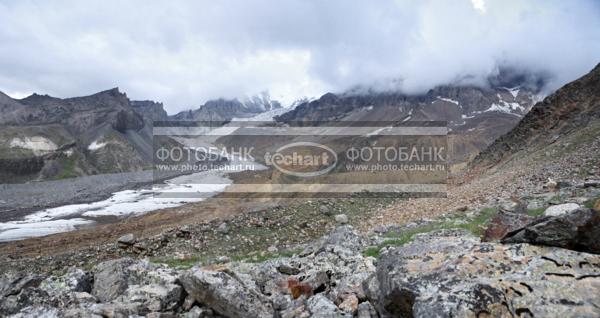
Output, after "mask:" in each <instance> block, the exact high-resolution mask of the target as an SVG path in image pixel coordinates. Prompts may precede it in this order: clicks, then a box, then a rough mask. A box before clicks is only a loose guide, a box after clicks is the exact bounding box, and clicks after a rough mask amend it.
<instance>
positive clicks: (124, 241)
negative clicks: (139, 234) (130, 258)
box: [117, 233, 136, 247]
mask: <svg viewBox="0 0 600 318" xmlns="http://www.w3.org/2000/svg"><path fill="white" fill-rule="evenodd" d="M135 242H136V238H135V235H133V234H131V233H129V234H125V235H123V236H121V237H119V239H118V240H117V243H119V246H122V247H127V246H131V245H133V244H135Z"/></svg>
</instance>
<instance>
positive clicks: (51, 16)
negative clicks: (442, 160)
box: [0, 0, 600, 113]
mask: <svg viewBox="0 0 600 318" xmlns="http://www.w3.org/2000/svg"><path fill="white" fill-rule="evenodd" d="M151 3H155V4H154V5H152V4H151ZM159 3H160V5H159ZM599 3H600V1H597V0H589V1H585V0H569V1H565V0H532V1H527V0H453V1H448V0H439V1H429V0H397V1H386V0H381V1H367V0H362V1H358V0H357V1H349V0H239V1H236V0H211V1H195V0H190V1H161V2H158V1H156V2H154V1H148V0H140V1H107V0H102V1H62V0H58V1H49V0H42V1H10V0H0V91H4V92H5V93H7V94H9V95H11V96H13V97H23V96H26V95H29V94H30V93H32V92H37V93H42V94H50V95H53V96H58V97H71V96H79V95H87V94H91V93H94V92H97V91H100V90H104V89H108V88H111V87H115V86H118V87H119V88H120V89H121V91H124V92H126V93H127V94H128V96H129V97H130V98H132V99H152V100H157V101H162V102H164V103H165V107H166V108H167V111H168V112H169V113H174V112H177V111H180V110H183V109H188V108H192V107H196V106H198V105H201V104H202V103H203V102H205V101H206V100H208V99H212V98H217V97H225V98H233V97H236V96H244V95H250V94H255V93H259V92H261V91H264V90H268V91H269V92H270V93H271V96H272V97H274V98H276V99H281V100H283V101H284V102H290V101H293V100H294V99H296V98H299V97H302V96H309V97H313V96H319V95H321V94H323V93H325V92H328V91H333V92H340V91H344V90H346V89H348V88H350V87H353V86H356V85H362V86H365V87H372V88H375V89H379V90H396V89H398V90H402V91H404V92H407V93H417V92H421V91H423V90H426V89H428V88H431V87H433V86H435V85H438V84H445V83H451V82H454V81H456V79H459V78H464V77H469V78H471V79H472V80H473V81H476V82H482V81H483V79H485V78H486V77H487V76H488V75H489V74H493V72H494V71H496V70H497V69H498V66H506V65H510V66H513V67H517V68H519V69H523V70H527V71H534V72H546V73H548V74H550V75H552V79H553V80H552V82H551V83H550V87H551V88H556V87H558V86H559V85H562V84H564V83H566V82H568V81H571V80H573V79H575V78H577V77H579V76H581V75H582V74H584V73H586V72H587V71H589V70H590V69H591V68H592V67H593V66H594V65H596V64H597V63H598V62H600V4H599Z"/></svg>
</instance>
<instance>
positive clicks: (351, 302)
mask: <svg viewBox="0 0 600 318" xmlns="http://www.w3.org/2000/svg"><path fill="white" fill-rule="evenodd" d="M338 308H340V309H341V310H343V311H345V312H348V313H354V312H355V311H356V310H357V309H358V297H356V295H354V294H350V295H348V296H347V297H346V299H344V301H343V302H342V303H341V304H339V305H338Z"/></svg>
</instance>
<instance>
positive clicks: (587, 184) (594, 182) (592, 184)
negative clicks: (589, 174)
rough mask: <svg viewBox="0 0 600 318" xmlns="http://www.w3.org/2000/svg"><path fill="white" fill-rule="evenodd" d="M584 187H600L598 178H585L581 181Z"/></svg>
mask: <svg viewBox="0 0 600 318" xmlns="http://www.w3.org/2000/svg"><path fill="white" fill-rule="evenodd" d="M583 187H584V188H600V180H587V181H585V182H583Z"/></svg>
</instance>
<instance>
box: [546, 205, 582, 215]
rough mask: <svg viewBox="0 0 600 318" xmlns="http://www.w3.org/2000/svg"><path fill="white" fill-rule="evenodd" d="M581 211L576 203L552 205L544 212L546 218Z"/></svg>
mask: <svg viewBox="0 0 600 318" xmlns="http://www.w3.org/2000/svg"><path fill="white" fill-rule="evenodd" d="M577 209H579V204H576V203H564V204H559V205H552V206H550V207H548V208H547V209H546V211H544V215H545V216H559V215H563V214H565V213H570V212H573V211H575V210H577Z"/></svg>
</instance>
